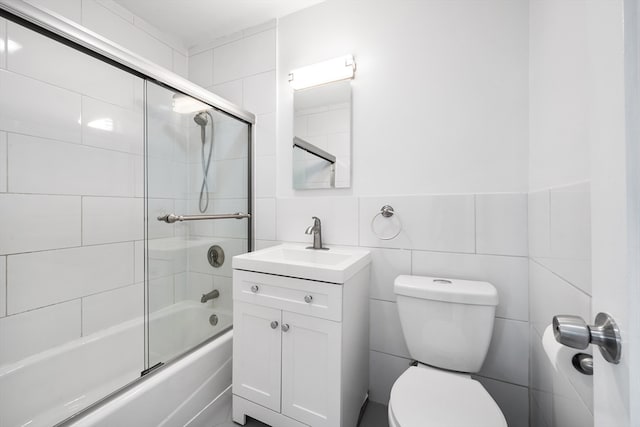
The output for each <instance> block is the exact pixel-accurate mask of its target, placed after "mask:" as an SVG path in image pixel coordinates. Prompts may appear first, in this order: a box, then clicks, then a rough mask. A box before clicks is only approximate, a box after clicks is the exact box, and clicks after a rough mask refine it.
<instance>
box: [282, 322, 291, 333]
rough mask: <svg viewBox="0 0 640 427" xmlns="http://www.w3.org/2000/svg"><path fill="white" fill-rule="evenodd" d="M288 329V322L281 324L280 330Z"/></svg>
mask: <svg viewBox="0 0 640 427" xmlns="http://www.w3.org/2000/svg"><path fill="white" fill-rule="evenodd" d="M288 330H289V324H288V323H284V324H283V325H282V332H287V331H288Z"/></svg>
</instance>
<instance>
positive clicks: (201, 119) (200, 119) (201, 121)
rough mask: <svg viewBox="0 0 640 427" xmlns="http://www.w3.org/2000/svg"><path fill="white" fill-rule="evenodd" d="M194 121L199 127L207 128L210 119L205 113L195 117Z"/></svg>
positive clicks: (202, 112)
mask: <svg viewBox="0 0 640 427" xmlns="http://www.w3.org/2000/svg"><path fill="white" fill-rule="evenodd" d="M193 121H194V122H196V123H197V124H198V126H203V127H204V126H206V125H207V124H209V118H208V117H207V113H205V112H204V111H201V112H199V113H198V114H196V115H195V116H193Z"/></svg>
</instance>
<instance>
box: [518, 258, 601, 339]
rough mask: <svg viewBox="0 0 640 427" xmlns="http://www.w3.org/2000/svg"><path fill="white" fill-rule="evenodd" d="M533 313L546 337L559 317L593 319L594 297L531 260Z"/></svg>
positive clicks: (531, 312) (530, 307) (530, 291)
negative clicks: (570, 315)
mask: <svg viewBox="0 0 640 427" xmlns="http://www.w3.org/2000/svg"><path fill="white" fill-rule="evenodd" d="M529 298H530V305H529V313H530V316H531V319H530V321H531V323H532V325H533V326H534V327H535V328H536V331H537V332H538V334H540V335H542V334H543V333H544V330H545V328H546V327H547V326H548V325H550V324H551V320H552V318H553V316H555V315H556V314H572V315H575V316H581V317H582V318H583V319H590V318H591V297H590V296H589V295H587V294H585V293H584V292H582V291H580V290H578V288H576V287H574V286H572V285H571V284H569V283H568V282H566V281H564V280H563V279H561V278H560V277H559V276H557V275H555V274H554V273H552V272H551V271H549V270H548V269H547V268H546V267H544V266H542V265H540V264H538V263H537V262H535V261H529Z"/></svg>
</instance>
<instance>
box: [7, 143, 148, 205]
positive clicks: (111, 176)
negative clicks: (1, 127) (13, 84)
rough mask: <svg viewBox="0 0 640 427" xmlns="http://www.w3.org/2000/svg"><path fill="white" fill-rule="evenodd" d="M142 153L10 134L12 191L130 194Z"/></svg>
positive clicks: (96, 194) (107, 194) (99, 194)
mask: <svg viewBox="0 0 640 427" xmlns="http://www.w3.org/2000/svg"><path fill="white" fill-rule="evenodd" d="M140 161H142V157H140V156H134V155H131V154H126V153H120V152H117V151H110V150H103V149H99V148H94V147H88V146H83V145H76V144H68V143H64V142H57V141H53V140H47V139H41V138H34V137H29V136H25V135H16V134H10V135H9V191H11V192H17V193H41V194H42V193H44V194H78V195H92V196H128V197H133V195H134V192H135V184H136V183H135V172H136V167H135V166H136V165H135V163H136V162H140Z"/></svg>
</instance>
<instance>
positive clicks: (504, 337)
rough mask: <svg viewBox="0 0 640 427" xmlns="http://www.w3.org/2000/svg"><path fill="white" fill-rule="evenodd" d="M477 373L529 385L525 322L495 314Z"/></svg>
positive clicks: (527, 328) (526, 327)
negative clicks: (491, 333)
mask: <svg viewBox="0 0 640 427" xmlns="http://www.w3.org/2000/svg"><path fill="white" fill-rule="evenodd" d="M479 374H480V375H482V376H485V377H488V378H493V379H496V380H501V381H505V382H508V383H511V384H517V385H521V386H525V387H526V386H528V385H529V324H528V322H520V321H516V320H509V319H500V318H496V320H495V324H494V327H493V336H492V338H491V346H490V347H489V352H488V353H487V358H486V360H485V361H484V365H482V369H481V370H480V372H479Z"/></svg>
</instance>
